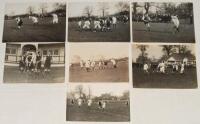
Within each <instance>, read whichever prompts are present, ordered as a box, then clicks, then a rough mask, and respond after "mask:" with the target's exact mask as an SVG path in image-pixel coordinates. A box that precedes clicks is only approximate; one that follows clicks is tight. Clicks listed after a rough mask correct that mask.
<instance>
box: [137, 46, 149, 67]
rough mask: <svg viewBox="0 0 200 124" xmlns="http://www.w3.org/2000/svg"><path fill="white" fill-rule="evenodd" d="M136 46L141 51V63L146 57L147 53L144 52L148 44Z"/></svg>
mask: <svg viewBox="0 0 200 124" xmlns="http://www.w3.org/2000/svg"><path fill="white" fill-rule="evenodd" d="M137 48H138V49H139V50H140V51H141V54H140V56H139V58H141V61H142V64H144V62H145V60H146V58H147V55H148V54H147V53H146V50H147V48H148V46H147V45H138V46H137Z"/></svg>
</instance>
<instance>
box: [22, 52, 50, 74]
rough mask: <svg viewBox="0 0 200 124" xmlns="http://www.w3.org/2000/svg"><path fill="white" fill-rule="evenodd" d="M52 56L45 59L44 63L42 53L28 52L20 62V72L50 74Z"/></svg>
mask: <svg viewBox="0 0 200 124" xmlns="http://www.w3.org/2000/svg"><path fill="white" fill-rule="evenodd" d="M51 61H52V56H51V54H50V53H48V55H47V56H46V57H45V61H44V63H43V62H42V56H41V54H40V52H32V51H26V52H25V53H24V54H23V55H22V57H21V60H20V61H19V70H20V72H36V73H39V72H42V71H44V72H50V68H51Z"/></svg>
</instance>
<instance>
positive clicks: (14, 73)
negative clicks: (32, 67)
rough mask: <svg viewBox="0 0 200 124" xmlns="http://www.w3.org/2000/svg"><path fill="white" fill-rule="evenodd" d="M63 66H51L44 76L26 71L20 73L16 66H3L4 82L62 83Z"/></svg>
mask: <svg viewBox="0 0 200 124" xmlns="http://www.w3.org/2000/svg"><path fill="white" fill-rule="evenodd" d="M64 80H65V68H64V67H52V69H51V72H50V73H49V74H46V75H45V76H44V77H42V76H41V75H40V76H35V77H34V75H33V74H32V75H31V74H29V73H27V72H24V73H20V71H19V69H18V67H11V66H4V83H64Z"/></svg>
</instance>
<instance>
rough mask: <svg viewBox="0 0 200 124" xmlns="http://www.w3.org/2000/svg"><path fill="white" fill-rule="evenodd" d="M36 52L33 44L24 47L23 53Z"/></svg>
mask: <svg viewBox="0 0 200 124" xmlns="http://www.w3.org/2000/svg"><path fill="white" fill-rule="evenodd" d="M27 51H28V52H36V46H35V45H32V44H27V45H24V46H23V47H22V53H23V54H24V53H26V52H27Z"/></svg>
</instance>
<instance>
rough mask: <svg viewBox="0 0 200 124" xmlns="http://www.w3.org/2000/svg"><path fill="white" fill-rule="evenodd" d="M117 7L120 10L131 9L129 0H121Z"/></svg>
mask: <svg viewBox="0 0 200 124" xmlns="http://www.w3.org/2000/svg"><path fill="white" fill-rule="evenodd" d="M116 8H117V9H118V10H119V12H124V11H129V4H128V3H127V2H119V3H117V4H116Z"/></svg>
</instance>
